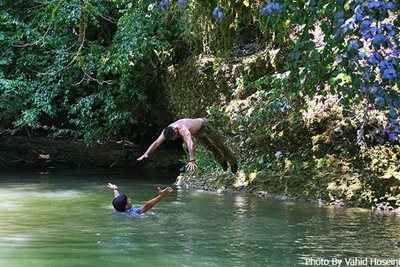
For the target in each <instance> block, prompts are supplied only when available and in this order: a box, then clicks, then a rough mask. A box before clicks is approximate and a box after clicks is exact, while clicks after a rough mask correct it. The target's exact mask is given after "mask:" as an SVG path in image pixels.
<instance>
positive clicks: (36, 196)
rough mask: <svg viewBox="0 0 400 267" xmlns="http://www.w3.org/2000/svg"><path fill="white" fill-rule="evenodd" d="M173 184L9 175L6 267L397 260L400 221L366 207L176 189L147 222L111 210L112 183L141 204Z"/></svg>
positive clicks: (149, 176) (0, 198) (108, 174)
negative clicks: (354, 259)
mask: <svg viewBox="0 0 400 267" xmlns="http://www.w3.org/2000/svg"><path fill="white" fill-rule="evenodd" d="M175 177H176V174H165V173H163V174H160V173H158V172H157V171H155V172H153V173H132V172H129V171H126V170H118V171H110V170H101V169H98V170H84V171H71V170H65V171H57V172H50V173H26V172H25V173H2V174H1V175H0V255H2V256H1V257H0V266H11V267H14V266H18V267H19V266H32V267H35V266H96V267H102V266H302V265H312V264H309V262H307V260H310V259H320V258H323V259H332V258H337V259H342V260H343V259H350V258H354V257H359V258H366V257H368V258H374V257H375V258H379V259H396V258H397V257H398V254H399V249H398V248H396V246H395V244H396V242H398V241H399V240H400V234H399V231H398V229H399V226H400V218H399V217H396V216H379V215H377V214H375V213H372V212H370V211H368V210H362V209H335V208H333V207H317V206H314V205H310V204H307V203H301V202H296V201H279V200H271V199H261V198H258V197H255V196H243V195H230V194H218V193H214V192H206V191H201V190H184V189H182V188H176V187H175V188H174V192H173V193H171V194H170V195H169V196H168V197H166V198H165V199H163V200H162V201H161V202H160V203H158V204H157V205H156V206H155V207H154V208H153V209H152V210H151V211H150V212H148V213H146V214H145V215H144V216H134V215H125V214H122V213H117V212H115V211H114V210H113V208H112V205H111V200H112V193H111V192H110V191H109V190H108V189H107V188H106V183H107V182H112V183H116V184H117V185H118V186H119V187H120V189H121V193H126V194H127V195H128V196H129V197H131V198H132V200H133V203H134V206H140V205H142V204H143V203H144V202H145V201H147V200H148V199H150V198H153V197H154V196H156V195H157V189H156V188H157V186H161V187H164V186H169V185H171V184H172V183H173V182H174V180H175Z"/></svg>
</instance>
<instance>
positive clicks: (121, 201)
mask: <svg viewBox="0 0 400 267" xmlns="http://www.w3.org/2000/svg"><path fill="white" fill-rule="evenodd" d="M112 204H113V207H114V209H116V210H117V211H121V212H122V211H125V210H127V209H130V208H131V207H132V201H131V199H130V198H129V197H127V196H126V195H119V196H117V197H116V198H114V200H113V202H112Z"/></svg>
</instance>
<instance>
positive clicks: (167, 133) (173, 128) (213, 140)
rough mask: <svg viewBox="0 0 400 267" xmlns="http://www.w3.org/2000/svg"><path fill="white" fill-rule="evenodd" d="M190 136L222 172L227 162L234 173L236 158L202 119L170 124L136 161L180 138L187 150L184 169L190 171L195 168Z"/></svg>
mask: <svg viewBox="0 0 400 267" xmlns="http://www.w3.org/2000/svg"><path fill="white" fill-rule="evenodd" d="M192 136H195V137H196V139H197V140H199V141H200V142H201V143H202V144H203V145H204V146H205V147H206V148H207V149H208V150H210V151H211V153H212V154H213V156H214V158H215V159H216V161H217V162H218V163H219V164H221V166H222V168H223V169H224V171H226V170H227V169H228V163H227V162H229V164H230V165H231V171H232V172H233V173H236V171H237V159H236V157H235V156H234V155H233V153H232V151H231V150H230V149H229V148H228V147H227V146H226V145H225V143H224V140H223V137H222V136H221V135H220V134H219V133H218V132H217V130H215V129H214V127H212V126H211V124H210V123H209V122H208V121H207V120H206V119H203V118H197V119H180V120H177V121H176V122H174V123H171V124H170V125H169V126H168V127H166V128H165V129H164V130H163V131H162V133H161V134H160V136H159V137H158V138H157V140H156V141H154V142H153V143H152V144H151V145H150V147H149V148H148V149H147V151H146V152H145V153H144V154H143V155H142V156H141V157H139V158H138V159H137V160H138V161H141V160H143V159H146V158H148V157H149V156H150V155H151V154H152V153H153V152H154V151H155V150H156V149H157V147H158V146H159V145H161V144H162V143H163V142H164V141H165V140H175V139H176V138H182V139H183V141H184V142H185V143H186V145H187V148H188V150H189V162H188V163H187V164H186V169H187V170H189V171H192V170H194V169H195V168H196V167H197V165H196V158H195V155H194V143H193V139H192Z"/></svg>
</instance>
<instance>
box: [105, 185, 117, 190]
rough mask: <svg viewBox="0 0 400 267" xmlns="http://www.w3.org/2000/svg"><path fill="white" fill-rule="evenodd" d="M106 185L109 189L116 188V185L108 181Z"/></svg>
mask: <svg viewBox="0 0 400 267" xmlns="http://www.w3.org/2000/svg"><path fill="white" fill-rule="evenodd" d="M107 187H108V188H110V189H111V190H118V186H117V185H115V184H112V183H108V184H107Z"/></svg>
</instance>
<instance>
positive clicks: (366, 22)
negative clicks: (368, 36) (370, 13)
mask: <svg viewBox="0 0 400 267" xmlns="http://www.w3.org/2000/svg"><path fill="white" fill-rule="evenodd" d="M372 22H373V20H371V19H364V20H363V21H362V22H361V23H360V29H361V30H362V31H363V30H366V29H368V28H369V27H371V24H372Z"/></svg>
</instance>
